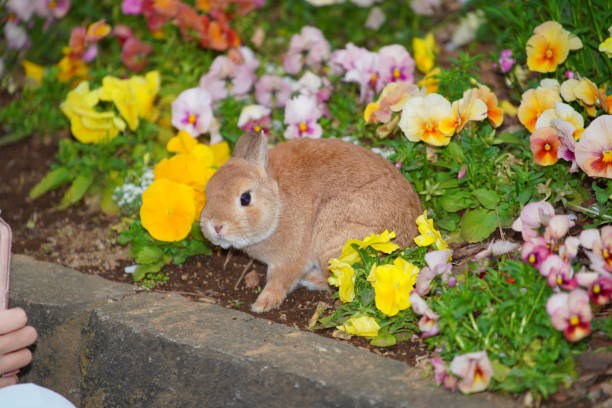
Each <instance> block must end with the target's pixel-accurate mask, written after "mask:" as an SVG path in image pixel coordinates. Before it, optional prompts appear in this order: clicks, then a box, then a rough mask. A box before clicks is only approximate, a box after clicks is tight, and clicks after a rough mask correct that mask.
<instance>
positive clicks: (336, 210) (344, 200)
mask: <svg viewBox="0 0 612 408" xmlns="http://www.w3.org/2000/svg"><path fill="white" fill-rule="evenodd" d="M422 212H423V211H422V209H421V203H420V201H419V198H418V196H417V195H416V194H415V192H414V190H413V189H412V186H411V185H410V183H409V182H408V180H406V178H405V177H404V176H403V175H402V174H401V173H400V172H399V171H398V170H397V168H395V166H393V165H392V164H391V163H389V162H388V161H387V160H385V159H384V158H383V157H381V156H379V155H377V154H375V153H373V152H371V151H370V150H368V149H366V148H363V147H360V146H357V145H354V144H351V143H348V142H345V141H342V140H340V139H294V140H290V141H287V142H282V143H279V144H278V145H276V146H275V147H272V148H271V149H270V150H269V151H268V145H267V138H266V136H265V135H263V134H261V135H255V134H245V135H243V136H242V137H241V138H240V139H239V140H238V142H237V144H236V147H235V149H234V155H233V157H232V158H231V159H230V160H229V161H228V162H227V163H225V164H224V165H223V166H222V167H221V168H220V169H219V170H218V171H217V172H216V173H215V174H214V175H213V176H212V177H211V179H210V180H209V182H208V184H207V186H206V205H205V207H204V209H203V211H202V214H201V217H200V226H201V229H202V233H203V234H204V236H205V237H206V238H207V239H208V240H209V241H210V242H212V243H213V244H215V245H219V246H221V247H223V248H229V247H234V248H238V249H241V250H242V251H244V252H245V253H246V254H247V255H249V256H250V257H251V258H254V259H257V260H259V261H261V262H263V263H264V264H266V265H267V267H268V269H267V274H266V284H265V287H264V288H263V290H262V291H261V293H260V294H259V297H258V298H257V300H256V301H255V303H254V304H253V305H252V306H251V310H252V311H254V312H256V313H261V312H266V311H269V310H271V309H274V308H276V307H278V306H279V305H280V304H281V303H282V301H283V300H284V299H285V297H286V296H287V294H288V293H290V292H291V291H292V290H293V289H294V288H295V287H296V286H297V285H298V284H302V285H303V286H306V287H307V288H308V289H318V290H325V289H328V286H327V275H328V270H327V265H328V261H329V259H330V258H333V257H337V256H339V255H340V253H341V250H342V247H343V245H344V243H345V242H346V241H347V240H349V239H363V238H364V237H366V236H368V235H370V234H373V233H381V232H383V231H384V230H385V229H387V230H389V231H395V232H396V234H397V238H396V239H395V241H394V242H395V243H397V244H398V245H400V247H407V246H408V245H409V244H410V242H411V240H412V238H413V237H414V236H416V235H417V229H416V224H415V220H416V218H417V217H418V215H419V214H421V213H422Z"/></svg>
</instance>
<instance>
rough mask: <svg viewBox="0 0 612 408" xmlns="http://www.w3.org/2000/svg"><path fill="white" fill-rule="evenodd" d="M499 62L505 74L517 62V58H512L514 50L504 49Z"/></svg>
mask: <svg viewBox="0 0 612 408" xmlns="http://www.w3.org/2000/svg"><path fill="white" fill-rule="evenodd" d="M497 62H498V63H499V67H500V68H501V70H502V72H503V73H504V74H505V73H508V72H509V71H510V70H511V69H512V67H513V66H514V64H516V60H515V59H514V58H512V50H502V52H501V53H500V55H499V60H498V61H497Z"/></svg>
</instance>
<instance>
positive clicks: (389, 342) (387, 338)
mask: <svg viewBox="0 0 612 408" xmlns="http://www.w3.org/2000/svg"><path fill="white" fill-rule="evenodd" d="M396 344H397V339H396V338H395V336H394V335H392V334H389V333H385V334H379V335H378V336H376V337H374V338H373V339H372V340H370V345H371V346H375V347H391V346H395V345H396Z"/></svg>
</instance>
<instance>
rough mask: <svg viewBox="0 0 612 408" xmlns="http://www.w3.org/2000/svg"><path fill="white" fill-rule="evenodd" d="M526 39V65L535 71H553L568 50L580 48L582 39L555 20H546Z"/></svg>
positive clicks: (562, 60)
mask: <svg viewBox="0 0 612 408" xmlns="http://www.w3.org/2000/svg"><path fill="white" fill-rule="evenodd" d="M533 31H534V35H533V36H532V37H531V38H530V39H529V40H528V41H527V66H528V67H529V69H530V70H532V71H536V72H554V71H555V70H556V69H557V66H558V65H559V64H562V63H563V62H564V61H565V60H566V59H567V55H568V54H569V52H570V50H578V49H580V48H582V41H580V39H579V38H578V37H576V36H575V35H573V34H571V33H570V32H568V31H566V30H564V29H563V27H562V26H561V24H559V23H557V22H556V21H547V22H545V23H542V24H540V25H539V26H537V27H536V28H535V29H534V30H533Z"/></svg>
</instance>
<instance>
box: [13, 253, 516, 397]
mask: <svg viewBox="0 0 612 408" xmlns="http://www.w3.org/2000/svg"><path fill="white" fill-rule="evenodd" d="M134 289H135V287H134V286H132V285H128V284H120V283H115V282H111V281H107V280H104V279H102V278H99V277H97V276H91V275H84V274H81V273H79V272H77V271H74V270H71V269H68V268H64V267H61V266H58V265H54V264H49V263H44V262H38V261H35V260H33V259H32V258H29V257H26V256H19V255H17V256H14V257H13V262H12V274H11V304H12V305H13V306H22V307H24V308H25V309H26V311H27V312H28V315H29V318H30V324H32V325H34V326H35V327H36V328H37V329H38V331H39V341H38V343H37V345H36V349H35V352H34V361H33V364H32V365H31V367H30V369H29V371H28V372H27V373H26V375H25V376H24V380H25V381H31V382H35V383H38V384H40V385H44V386H47V387H49V388H51V389H54V390H56V391H58V392H60V393H61V394H63V395H65V396H66V397H68V398H70V399H71V400H72V401H73V402H74V403H75V404H76V405H77V406H82V407H259V406H262V407H263V406H265V407H445V408H451V407H474V408H476V407H510V406H516V405H517V404H516V402H514V401H512V400H510V399H507V398H503V397H500V396H497V395H492V394H479V395H474V396H471V397H465V396H462V395H460V394H459V393H451V392H447V391H445V390H443V389H441V388H438V387H436V386H434V385H433V384H432V381H431V379H422V378H420V374H419V372H418V371H417V370H416V369H414V368H412V367H410V366H408V365H406V364H404V363H402V362H399V361H396V360H391V359H388V358H384V357H380V356H377V355H375V354H373V353H369V352H367V351H364V350H361V349H358V348H356V347H354V346H352V345H351V344H348V343H345V342H340V341H336V340H333V339H329V338H325V337H321V336H318V335H316V334H313V333H308V332H303V331H300V330H297V329H293V328H290V327H287V326H283V325H280V324H276V323H271V322H269V321H267V320H263V319H258V318H255V317H253V316H251V315H249V314H246V313H243V312H239V311H236V310H230V309H225V308H223V307H220V306H217V305H211V304H203V303H198V302H192V301H190V300H188V299H185V298H183V297H181V296H178V295H173V294H159V293H143V292H140V293H136V292H135V291H134Z"/></svg>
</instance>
